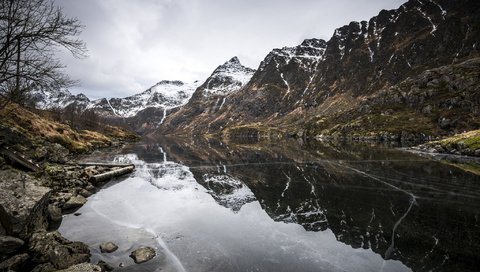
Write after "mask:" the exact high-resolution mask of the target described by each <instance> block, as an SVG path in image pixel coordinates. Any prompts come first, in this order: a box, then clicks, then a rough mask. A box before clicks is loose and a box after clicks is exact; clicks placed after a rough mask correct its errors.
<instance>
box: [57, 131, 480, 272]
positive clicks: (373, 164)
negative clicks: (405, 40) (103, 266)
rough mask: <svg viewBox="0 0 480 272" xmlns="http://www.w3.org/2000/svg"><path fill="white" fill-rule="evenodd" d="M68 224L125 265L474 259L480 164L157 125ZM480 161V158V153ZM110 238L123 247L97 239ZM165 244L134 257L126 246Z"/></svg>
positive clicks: (422, 266)
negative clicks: (186, 135)
mask: <svg viewBox="0 0 480 272" xmlns="http://www.w3.org/2000/svg"><path fill="white" fill-rule="evenodd" d="M84 160H85V161H95V162H116V163H133V164H135V165H136V170H135V172H134V173H132V174H130V175H129V176H126V177H122V178H119V179H116V180H113V181H111V182H109V183H107V184H105V185H104V186H103V188H102V189H101V190H100V191H99V192H98V193H96V194H95V195H93V196H91V197H90V198H89V199H88V202H87V204H86V205H84V206H83V207H82V208H81V209H80V210H78V211H77V212H78V213H81V214H80V215H79V216H75V215H74V214H70V215H67V216H65V217H64V220H63V222H62V225H61V227H60V230H59V231H60V232H61V233H62V235H63V236H65V237H66V238H68V239H70V240H78V241H82V242H84V243H86V244H87V245H89V246H90V249H91V253H92V262H94V263H96V262H97V261H99V260H103V261H105V262H107V263H109V264H110V265H112V266H113V267H115V268H116V269H115V271H478V270H477V269H478V267H479V266H480V254H479V253H478V252H480V221H479V215H480V176H479V174H480V167H479V166H478V164H475V163H474V162H471V161H469V160H467V161H463V159H462V158H460V157H459V158H454V157H452V158H451V159H450V160H440V159H435V158H431V157H429V156H420V155H419V154H413V153H411V152H407V151H405V150H403V149H397V148H391V147H384V146H375V145H351V144H342V143H325V142H323V143H322V142H308V143H304V142H302V141H297V140H293V139H292V140H289V141H278V142H276V143H272V142H265V143H263V142H257V143H251V142H248V141H246V142H244V143H228V144H227V143H224V142H220V141H215V140H202V139H187V140H181V139H158V140H155V141H152V140H151V141H146V142H142V143H138V144H132V145H128V146H125V147H124V148H123V149H120V150H115V151H110V152H105V151H103V152H96V153H94V154H92V155H89V156H88V157H85V158H84ZM477 163H478V161H477ZM107 241H112V242H114V243H116V244H117V245H118V246H119V249H118V250H117V251H116V252H114V253H110V254H108V253H100V250H99V245H100V244H101V243H103V242H107ZM141 246H152V247H154V248H155V249H156V251H157V256H156V257H155V258H154V259H152V260H151V261H148V262H146V263H143V264H135V263H134V262H133V260H132V259H131V258H129V255H130V252H132V251H133V250H135V249H136V248H138V247H141Z"/></svg>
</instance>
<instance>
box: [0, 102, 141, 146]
mask: <svg viewBox="0 0 480 272" xmlns="http://www.w3.org/2000/svg"><path fill="white" fill-rule="evenodd" d="M0 117H1V119H0V124H2V125H4V126H7V127H12V128H15V129H17V130H18V131H20V132H21V133H22V134H24V135H25V136H26V137H27V138H29V139H30V140H32V141H34V140H39V139H44V140H46V141H49V142H53V143H58V144H61V145H63V146H64V147H66V148H68V149H69V150H70V151H72V152H85V151H88V150H91V149H93V148H97V147H106V146H110V145H111V144H112V141H113V140H115V139H129V138H134V137H135V136H134V135H133V134H131V133H129V132H128V131H126V130H124V129H121V128H117V127H113V126H106V128H104V129H105V131H106V133H100V132H96V131H89V130H80V131H75V130H73V129H72V128H71V127H70V126H68V125H66V124H62V123H59V122H56V121H53V120H51V119H49V118H46V117H42V116H40V115H38V114H36V113H33V112H32V111H29V110H27V109H25V108H23V107H20V106H18V105H16V104H12V103H10V104H8V105H7V106H6V107H5V108H3V109H0Z"/></svg>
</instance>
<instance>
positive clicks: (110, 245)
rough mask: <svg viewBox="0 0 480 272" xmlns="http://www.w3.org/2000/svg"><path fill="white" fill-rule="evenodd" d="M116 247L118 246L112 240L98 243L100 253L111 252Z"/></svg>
mask: <svg viewBox="0 0 480 272" xmlns="http://www.w3.org/2000/svg"><path fill="white" fill-rule="evenodd" d="M117 249H118V246H117V245H116V244H114V243H112V242H106V243H103V244H101V245H100V251H101V252H102V253H112V252H114V251H115V250H117Z"/></svg>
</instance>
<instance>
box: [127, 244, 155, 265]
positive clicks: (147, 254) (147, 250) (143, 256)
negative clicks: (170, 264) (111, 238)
mask: <svg viewBox="0 0 480 272" xmlns="http://www.w3.org/2000/svg"><path fill="white" fill-rule="evenodd" d="M155 255H156V253H155V249H153V248H151V247H141V248H139V249H137V250H135V251H133V252H132V253H131V254H130V257H131V258H132V259H133V261H134V262H135V263H137V264H140V263H144V262H148V261H150V260H151V259H153V257H155Z"/></svg>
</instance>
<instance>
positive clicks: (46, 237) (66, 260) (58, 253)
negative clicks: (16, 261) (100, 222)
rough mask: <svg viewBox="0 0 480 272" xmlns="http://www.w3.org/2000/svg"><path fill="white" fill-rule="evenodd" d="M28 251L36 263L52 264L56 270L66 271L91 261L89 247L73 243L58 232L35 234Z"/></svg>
mask: <svg viewBox="0 0 480 272" xmlns="http://www.w3.org/2000/svg"><path fill="white" fill-rule="evenodd" d="M28 249H29V251H30V253H31V255H32V260H33V261H34V262H36V263H40V264H41V263H51V264H52V265H53V266H54V267H55V268H56V269H66V268H68V267H70V266H72V265H75V264H79V263H84V262H88V261H89V259H90V250H89V249H88V246H86V245H85V244H83V243H81V242H71V241H69V240H67V239H65V238H63V237H62V236H61V235H60V233H59V232H57V231H53V232H46V231H40V232H37V233H34V234H33V235H32V237H31V239H30V242H29V245H28Z"/></svg>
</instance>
